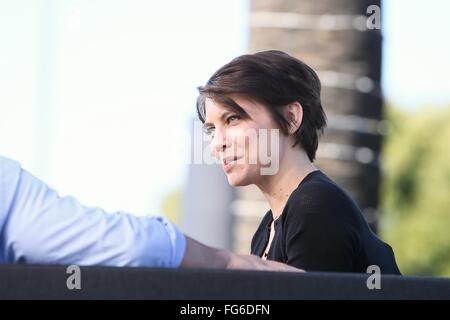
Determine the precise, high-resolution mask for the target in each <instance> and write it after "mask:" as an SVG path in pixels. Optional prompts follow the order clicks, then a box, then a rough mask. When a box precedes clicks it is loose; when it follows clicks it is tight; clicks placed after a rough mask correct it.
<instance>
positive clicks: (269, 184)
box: [256, 151, 317, 219]
mask: <svg viewBox="0 0 450 320" xmlns="http://www.w3.org/2000/svg"><path fill="white" fill-rule="evenodd" d="M316 170H317V168H316V167H315V166H314V164H313V163H312V162H311V161H310V160H309V158H308V156H307V155H306V153H305V152H303V151H301V152H298V151H296V152H292V153H291V154H288V155H286V156H285V157H283V159H281V161H280V166H279V171H278V173H277V174H275V175H271V176H264V177H263V179H261V182H260V183H257V184H256V186H257V187H258V188H259V189H260V190H261V192H262V193H263V195H264V197H265V198H266V199H267V201H268V202H269V205H270V208H271V209H272V215H273V218H274V219H275V218H277V217H278V216H279V215H280V214H281V212H282V210H283V208H284V206H285V205H286V202H287V200H288V198H289V196H290V195H291V194H292V192H293V191H294V190H295V189H296V188H297V187H298V185H299V184H300V182H301V181H302V180H303V179H304V178H305V177H306V176H307V175H308V174H309V173H311V172H313V171H316Z"/></svg>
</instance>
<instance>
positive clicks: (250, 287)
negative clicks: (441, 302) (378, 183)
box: [0, 265, 450, 300]
mask: <svg viewBox="0 0 450 320" xmlns="http://www.w3.org/2000/svg"><path fill="white" fill-rule="evenodd" d="M69 271H70V270H69ZM67 272H68V270H67V268H66V267H64V266H23V265H14V266H10V265H3V266H0V299H183V300H205V299H206V300H209V299H223V300H241V299H249V300H254V299H255V300H259V299H270V300H272V299H450V279H444V278H431V277H398V276H382V277H381V281H380V284H381V289H372V290H369V289H368V286H367V280H368V278H369V276H370V275H355V274H328V273H305V274H295V273H274V272H249V271H222V270H220V271H219V270H194V269H191V270H189V269H178V270H161V269H135V268H103V267H82V268H81V270H80V274H79V275H80V277H79V280H80V282H79V284H80V285H81V289H79V290H77V289H73V290H69V289H68V286H67V284H68V283H69V287H70V286H72V285H74V284H75V285H76V284H77V283H76V281H75V280H76V278H73V276H74V275H76V272H75V273H72V272H69V273H67ZM369 282H370V281H369Z"/></svg>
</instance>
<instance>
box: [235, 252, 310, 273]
mask: <svg viewBox="0 0 450 320" xmlns="http://www.w3.org/2000/svg"><path fill="white" fill-rule="evenodd" d="M227 269H243V270H261V271H285V272H304V270H301V269H297V268H294V267H291V266H288V265H287V264H284V263H280V262H277V261H270V260H263V259H261V258H260V257H258V256H255V255H238V254H231V257H230V260H229V262H228V265H227Z"/></svg>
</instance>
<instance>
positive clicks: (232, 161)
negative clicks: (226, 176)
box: [222, 156, 242, 173]
mask: <svg viewBox="0 0 450 320" xmlns="http://www.w3.org/2000/svg"><path fill="white" fill-rule="evenodd" d="M239 159H242V157H237V156H233V157H226V158H223V160H222V167H223V171H225V172H226V173H230V172H231V171H232V170H233V168H234V167H235V166H236V164H237V161H238V160H239Z"/></svg>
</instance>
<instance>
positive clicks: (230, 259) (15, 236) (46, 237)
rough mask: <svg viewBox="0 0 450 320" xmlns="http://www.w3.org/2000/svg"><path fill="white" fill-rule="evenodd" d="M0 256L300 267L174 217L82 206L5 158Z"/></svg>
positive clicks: (0, 171)
mask: <svg viewBox="0 0 450 320" xmlns="http://www.w3.org/2000/svg"><path fill="white" fill-rule="evenodd" d="M0 231H1V232H0V233H1V234H2V237H1V238H0V262H6V263H34V264H65V265H67V264H78V265H105V266H136V267H137V266H141V267H178V266H180V265H181V266H183V267H196V268H202V267H206V268H234V269H261V270H291V271H292V270H294V269H292V268H290V269H289V267H287V266H284V265H282V264H277V263H271V262H266V261H263V260H261V259H259V258H258V257H255V256H240V255H236V254H233V253H231V252H228V251H225V250H220V249H215V248H212V247H208V246H205V245H203V244H201V243H199V242H197V241H195V240H193V239H191V238H189V237H185V236H184V235H183V234H182V233H181V232H180V230H179V229H178V228H177V227H176V226H175V225H173V224H172V223H171V222H170V221H168V220H167V219H165V218H163V217H160V216H154V217H137V216H134V215H131V214H127V213H123V212H116V213H108V212H105V211H104V210H102V209H100V208H89V207H85V206H83V205H81V204H80V203H79V202H78V201H77V200H76V199H75V198H73V197H60V196H59V195H58V194H57V192H56V191H54V190H53V189H51V188H49V187H48V186H47V185H46V184H45V183H43V182H42V181H40V180H39V179H37V178H36V177H34V176H33V175H31V174H30V173H29V172H27V171H26V170H23V169H22V168H21V167H20V165H19V164H18V163H17V162H15V161H12V160H8V159H5V158H2V157H0Z"/></svg>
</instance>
